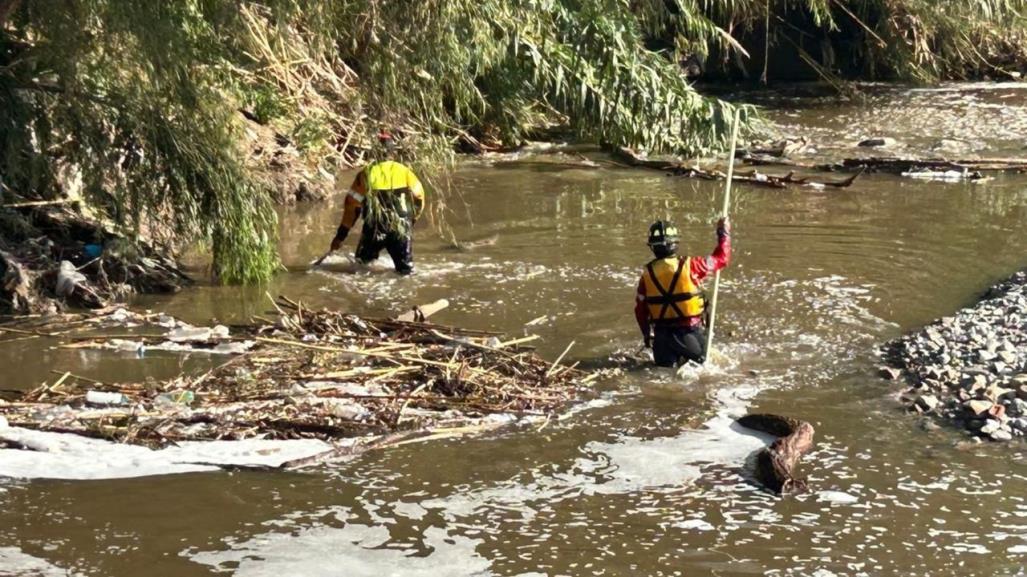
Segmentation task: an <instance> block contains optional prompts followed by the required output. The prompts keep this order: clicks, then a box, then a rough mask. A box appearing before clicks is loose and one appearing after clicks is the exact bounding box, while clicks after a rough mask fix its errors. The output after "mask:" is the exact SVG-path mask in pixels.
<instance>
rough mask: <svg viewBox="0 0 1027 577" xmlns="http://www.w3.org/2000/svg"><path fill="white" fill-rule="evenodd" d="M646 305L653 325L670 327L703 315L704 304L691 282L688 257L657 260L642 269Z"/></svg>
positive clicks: (690, 264) (699, 292)
mask: <svg viewBox="0 0 1027 577" xmlns="http://www.w3.org/2000/svg"><path fill="white" fill-rule="evenodd" d="M642 282H643V283H644V284H645V304H646V306H647V307H649V318H650V319H651V320H652V322H653V323H655V324H661V323H668V324H669V323H673V322H674V321H679V320H682V319H686V318H691V317H699V316H702V314H703V308H704V307H705V304H706V303H705V301H704V299H703V294H702V292H701V291H700V290H699V287H698V286H696V284H695V283H694V282H692V259H691V257H687V258H682V257H670V258H661V259H656V260H654V261H652V262H650V263H649V264H648V265H646V267H645V273H644V274H643V275H642Z"/></svg>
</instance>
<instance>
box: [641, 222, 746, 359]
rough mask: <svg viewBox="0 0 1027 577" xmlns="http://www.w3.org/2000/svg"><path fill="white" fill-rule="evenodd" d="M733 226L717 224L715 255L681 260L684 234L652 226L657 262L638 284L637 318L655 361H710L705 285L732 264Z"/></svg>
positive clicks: (663, 225) (651, 244)
mask: <svg viewBox="0 0 1027 577" xmlns="http://www.w3.org/2000/svg"><path fill="white" fill-rule="evenodd" d="M730 232H731V224H730V222H728V220H727V219H726V218H722V219H720V221H718V222H717V248H716V249H714V251H713V253H712V254H710V255H709V256H692V257H684V256H678V254H677V250H678V231H677V228H675V227H674V225H673V224H671V223H669V222H666V221H662V220H660V221H656V222H655V223H653V225H652V226H650V227H649V243H648V244H649V248H650V249H651V250H652V251H653V255H654V256H655V257H656V258H655V259H653V260H652V261H651V262H650V263H649V264H647V265H646V267H645V270H644V271H643V272H642V278H641V279H639V281H638V290H637V292H636V297H635V319H636V320H637V321H638V328H639V329H641V331H642V338H643V341H644V343H645V346H646V348H650V347H651V348H652V349H653V361H655V363H656V364H657V365H658V366H661V367H673V366H677V365H680V364H683V363H685V362H687V361H694V362H696V363H702V362H704V361H705V360H706V331H705V328H704V318H703V316H704V313H705V310H706V303H705V298H704V296H703V292H702V288H701V283H702V281H703V280H704V279H705V278H706V277H707V276H709V275H710V274H712V273H714V272H716V271H718V270H720V269H722V268H724V267H726V266H727V265H728V263H729V262H730V261H731V236H730Z"/></svg>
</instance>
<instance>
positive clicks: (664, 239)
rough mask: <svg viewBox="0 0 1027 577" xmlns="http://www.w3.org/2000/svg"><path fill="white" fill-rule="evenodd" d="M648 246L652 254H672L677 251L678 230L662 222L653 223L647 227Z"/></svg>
mask: <svg viewBox="0 0 1027 577" xmlns="http://www.w3.org/2000/svg"><path fill="white" fill-rule="evenodd" d="M648 244H649V248H651V249H653V252H661V253H665V254H673V253H674V252H675V251H677V249H678V228H677V227H676V226H674V225H673V224H671V223H669V222H666V221H663V220H658V221H656V222H654V223H653V224H652V226H650V227H649V243H648Z"/></svg>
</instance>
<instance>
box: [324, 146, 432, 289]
mask: <svg viewBox="0 0 1027 577" xmlns="http://www.w3.org/2000/svg"><path fill="white" fill-rule="evenodd" d="M379 137H380V138H381V140H382V143H383V146H384V147H385V150H386V151H389V153H390V154H391V151H392V138H391V136H389V135H387V134H382V135H380V136H379ZM423 210H424V187H423V186H422V185H421V181H420V180H419V179H418V178H417V175H415V174H414V172H413V171H412V170H410V169H409V168H408V167H407V166H406V165H404V164H402V163H400V162H397V161H395V160H392V159H391V158H389V159H384V160H380V161H378V162H374V163H372V164H370V165H368V166H367V167H366V168H364V170H361V171H360V172H359V173H358V174H357V176H356V177H355V178H354V179H353V184H351V185H350V190H349V192H348V193H347V194H346V201H345V207H344V211H343V215H342V222H341V223H340V224H339V229H338V230H337V231H336V234H335V238H333V239H332V245H331V251H332V252H334V251H336V250H338V249H339V247H340V246H342V242H343V241H344V240H346V237H347V236H348V235H349V231H350V229H352V228H353V226H354V225H355V224H356V221H357V220H358V219H359V218H361V217H363V219H364V226H363V230H362V231H361V236H360V244H359V245H357V250H356V254H355V256H356V258H357V260H359V261H360V262H363V263H367V262H371V261H373V260H375V259H377V258H378V255H379V254H381V251H382V249H385V250H386V251H387V252H388V253H389V256H390V257H392V261H393V263H394V264H395V266H396V272H398V273H400V274H410V273H412V272H413V270H414V267H413V236H412V235H413V227H414V224H415V223H416V222H417V219H418V218H419V217H420V215H421V212H422V211H423Z"/></svg>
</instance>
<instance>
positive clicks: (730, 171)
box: [706, 108, 741, 360]
mask: <svg viewBox="0 0 1027 577" xmlns="http://www.w3.org/2000/svg"><path fill="white" fill-rule="evenodd" d="M740 120H741V110H740V109H737V108H736V109H735V117H734V122H733V124H732V125H731V156H730V157H729V158H728V161H727V182H726V183H725V185H724V209H723V211H722V212H721V216H722V217H723V218H727V211H728V207H730V206H731V180H732V179H733V178H734V176H735V146H736V145H737V144H738V124H739V121H740ZM718 288H720V271H719V270H718V271H717V272H716V274H714V276H713V298H712V299H710V326H708V327H706V359H707V360H708V359H710V358H712V357H713V323H714V321H716V319H717V289H718Z"/></svg>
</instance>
